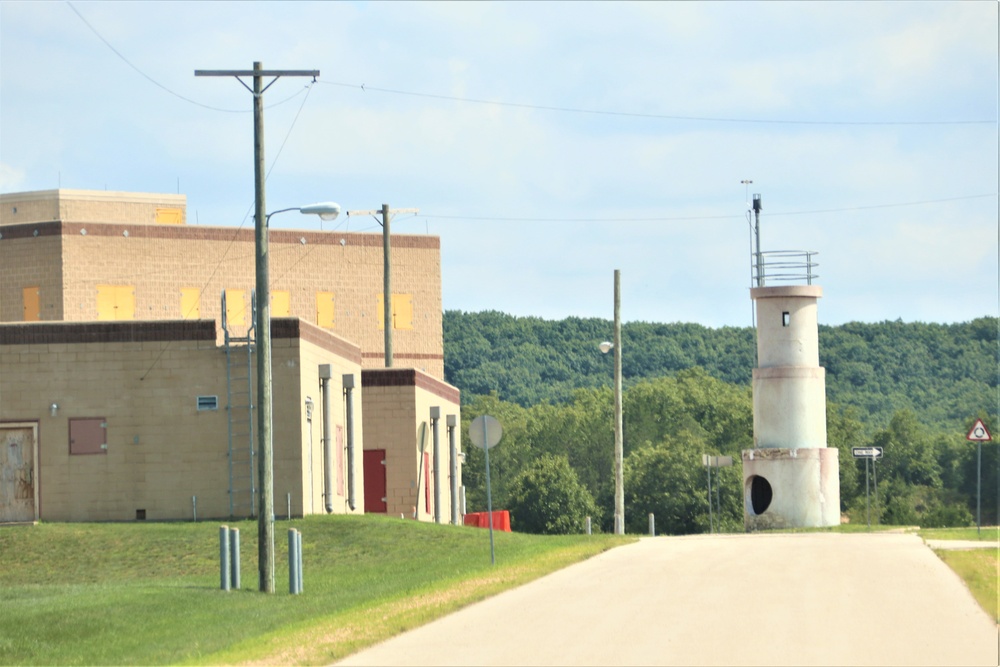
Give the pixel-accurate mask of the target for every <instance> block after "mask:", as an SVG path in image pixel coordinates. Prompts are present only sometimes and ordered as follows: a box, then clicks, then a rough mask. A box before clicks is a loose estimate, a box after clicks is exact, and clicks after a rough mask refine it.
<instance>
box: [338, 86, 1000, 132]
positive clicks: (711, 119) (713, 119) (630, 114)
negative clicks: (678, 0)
mask: <svg viewBox="0 0 1000 667" xmlns="http://www.w3.org/2000/svg"><path fill="white" fill-rule="evenodd" d="M319 83H322V84H324V85H327V86H340V87H342V88H355V89H358V90H361V91H362V92H368V91H374V92H376V93H386V94H391V95H405V96H408V97H423V98H427V99H435V100H447V101H449V102H465V103H467V104H488V105H491V106H498V107H511V108H515V109H533V110H536V111H556V112H560V113H575V114H588V115H593V116H618V117H625V118H649V119H655V120H682V121H698V122H707V123H754V124H762V125H872V126H879V125H883V126H884V125H995V124H996V122H997V121H996V119H993V120H791V119H766V118H725V117H719V116H682V115H674V114H655V113H640V112H635V111H609V110H604V109H583V108H579V107H564V106H551V105H545V104H528V103H520V102H503V101H498V100H483V99H477V98H474V97H457V96H454V95H438V94H434V93H421V92H415V91H411V90H399V89H395V88H379V87H376V86H367V85H365V84H363V83H362V84H353V83H342V82H337V81H320V82H319Z"/></svg>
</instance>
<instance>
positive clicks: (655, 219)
mask: <svg viewBox="0 0 1000 667" xmlns="http://www.w3.org/2000/svg"><path fill="white" fill-rule="evenodd" d="M996 196H997V193H996V192H992V193H989V194H981V195H967V196H964V197H946V198H943V199H926V200H923V201H911V202H899V203H895V204H872V205H869V206H850V207H846V208H828V209H816V210H811V211H783V212H771V213H768V215H769V216H777V215H783V216H792V215H815V214H819V213H845V212H849V211H864V210H870V209H880V208H901V207H904V206H925V205H929V204H943V203H947V202H954V201H966V200H970V199H984V198H987V197H996ZM419 217H422V218H424V217H426V218H431V219H438V220H477V221H483V222H685V221H689V220H733V219H735V218H738V217H740V216H737V215H684V216H655V217H643V218H638V217H619V218H533V217H501V216H474V215H434V214H426V213H424V214H420V216H419Z"/></svg>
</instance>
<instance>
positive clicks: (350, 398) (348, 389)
mask: <svg viewBox="0 0 1000 667" xmlns="http://www.w3.org/2000/svg"><path fill="white" fill-rule="evenodd" d="M344 400H345V402H346V404H347V405H346V409H347V419H346V420H345V421H346V424H347V505H348V507H350V508H351V509H352V510H353V509H354V374H353V373H346V374H344Z"/></svg>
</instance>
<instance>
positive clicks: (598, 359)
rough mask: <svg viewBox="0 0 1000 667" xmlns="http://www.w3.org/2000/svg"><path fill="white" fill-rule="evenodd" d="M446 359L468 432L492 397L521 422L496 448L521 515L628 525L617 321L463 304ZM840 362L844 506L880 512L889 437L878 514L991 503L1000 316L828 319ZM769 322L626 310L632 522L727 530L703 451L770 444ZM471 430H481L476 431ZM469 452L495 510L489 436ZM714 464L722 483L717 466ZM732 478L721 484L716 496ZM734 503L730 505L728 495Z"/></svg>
mask: <svg viewBox="0 0 1000 667" xmlns="http://www.w3.org/2000/svg"><path fill="white" fill-rule="evenodd" d="M444 325H445V326H444V340H445V376H446V380H447V381H448V382H450V383H451V384H453V385H455V386H457V387H458V388H459V389H461V390H462V402H463V409H462V416H463V427H464V428H465V433H466V434H467V433H468V424H469V422H470V421H471V419H473V418H474V417H476V416H478V415H480V414H491V415H493V416H494V417H496V418H498V419H499V420H500V422H501V423H502V424H503V427H504V438H503V441H502V442H501V444H500V445H499V446H497V447H496V448H495V449H493V450H491V451H490V462H491V473H492V474H491V482H492V491H493V506H494V507H495V508H503V509H510V510H511V512H512V522H513V523H514V527H515V529H516V530H528V531H533V532H576V531H580V530H582V529H583V521H584V517H585V516H591V517H593V519H594V521H595V526H600V527H601V528H602V529H604V530H610V529H611V522H612V516H611V508H612V507H613V493H614V483H613V474H612V471H613V447H612V443H613V414H612V413H613V396H612V390H611V384H612V360H611V358H610V357H611V355H603V354H601V353H600V351H599V350H598V347H597V346H598V344H599V343H600V342H601V341H602V340H607V339H610V337H611V331H612V323H611V322H610V321H607V320H601V319H598V318H591V319H580V318H567V319H565V320H560V321H547V320H542V319H539V318H516V317H513V316H510V315H506V314H503V313H497V312H484V313H463V312H460V311H447V312H446V313H445V316H444ZM819 335H820V364H821V365H823V366H825V367H826V369H827V399H828V404H827V432H828V445H829V446H831V447H837V448H838V449H839V450H840V471H841V510H842V513H843V515H844V516H845V517H846V518H847V519H848V520H850V521H852V522H864V521H865V516H866V515H865V467H864V462H863V461H861V460H855V459H854V458H853V457H852V455H851V449H852V448H853V447H860V446H880V447H883V451H884V459H882V460H881V461H879V462H878V463H877V464H876V466H877V467H876V470H875V473H876V474H877V476H878V486H877V487H874V486H872V489H873V491H875V490H876V489H877V497H878V505H877V507H876V506H875V505H874V504H872V505H871V507H870V511H871V512H872V517H873V521H877V522H882V523H892V524H920V525H924V526H932V525H941V526H943V525H969V524H970V523H972V522H973V521H974V512H975V502H976V483H977V475H976V460H975V446H974V445H971V444H970V443H968V442H967V441H966V440H965V438H964V435H965V432H967V430H968V428H969V427H970V426H971V424H972V422H973V421H974V420H975V419H976V418H981V419H983V420H984V421H985V422H986V423H987V425H988V426H990V427H991V428H992V426H993V424H994V423H995V419H994V417H995V416H996V414H997V403H998V393H997V392H998V386H997V370H998V368H1000V358H998V346H997V340H998V337H997V319H996V318H980V319H977V320H974V321H972V322H967V323H961V324H949V325H943V324H923V323H902V322H898V321H897V322H883V323H876V324H862V323H849V324H845V325H840V326H835V327H829V326H821V327H820V332H819ZM754 336H755V334H754V331H753V329H752V328H750V327H746V328H737V327H724V328H721V329H711V328H708V327H702V326H700V325H695V324H650V323H644V322H638V323H626V324H624V325H623V327H622V357H623V361H622V366H623V378H624V386H625V388H624V392H623V413H624V420H623V421H624V450H625V461H624V471H625V496H626V498H625V501H626V527H627V529H628V530H629V531H630V532H645V530H646V517H647V514H648V513H650V512H652V513H653V514H655V516H656V522H657V528H658V531H660V532H664V533H673V534H682V533H697V532H706V531H707V530H708V529H709V503H708V495H707V477H706V470H705V469H704V468H703V467H702V466H701V456H702V454H721V455H728V456H733V458H734V460H735V461H737V462H738V461H739V457H740V452H741V451H742V450H744V449H748V448H750V447H751V446H752V441H753V412H752V396H751V390H750V378H751V370H752V369H753V367H754V365H755V356H756V355H755V347H756V343H755V337H754ZM466 442H468V440H466ZM468 450H469V451H468V452H467V461H466V466H465V468H464V473H463V475H464V481H465V484H466V487H467V504H468V507H469V510H470V511H477V510H480V509H485V505H486V497H485V470H484V465H483V464H484V460H483V459H484V457H483V453H482V451H481V450H478V449H476V448H474V447H469V448H468ZM998 464H1000V460H998V458H997V446H996V445H985V446H984V447H983V470H984V474H983V479H982V484H983V487H982V488H983V494H982V509H983V515H982V517H983V522H984V523H997V513H998V495H997V473H998V470H1000V467H998ZM714 476H715V473H714V472H713V484H715V483H716V480H715V479H714ZM718 483H719V489H718V491H719V503H720V508H719V509H720V510H721V514H720V515H719V516H713V519H714V520H715V521H716V522H718V523H717V525H719V524H721V527H722V529H723V530H730V531H737V530H742V525H743V519H742V516H743V492H742V488H741V484H742V473H741V471H740V468H739V466H738V464H737V465H734V467H732V468H723V469H721V470H719V471H718ZM714 495H715V494H714V493H713V496H714ZM716 511H717V510H715V509H713V510H712V512H713V513H714V512H716Z"/></svg>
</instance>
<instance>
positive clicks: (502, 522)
mask: <svg viewBox="0 0 1000 667" xmlns="http://www.w3.org/2000/svg"><path fill="white" fill-rule="evenodd" d="M489 514H490V513H489V512H473V513H472V514H466V515H465V518H464V522H465V525H466V526H474V527H476V528H489V527H490V523H489V521H490V519H489ZM493 530H502V531H503V532H505V533H509V532H511V530H510V512H509V511H508V510H495V511H494V512H493Z"/></svg>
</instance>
